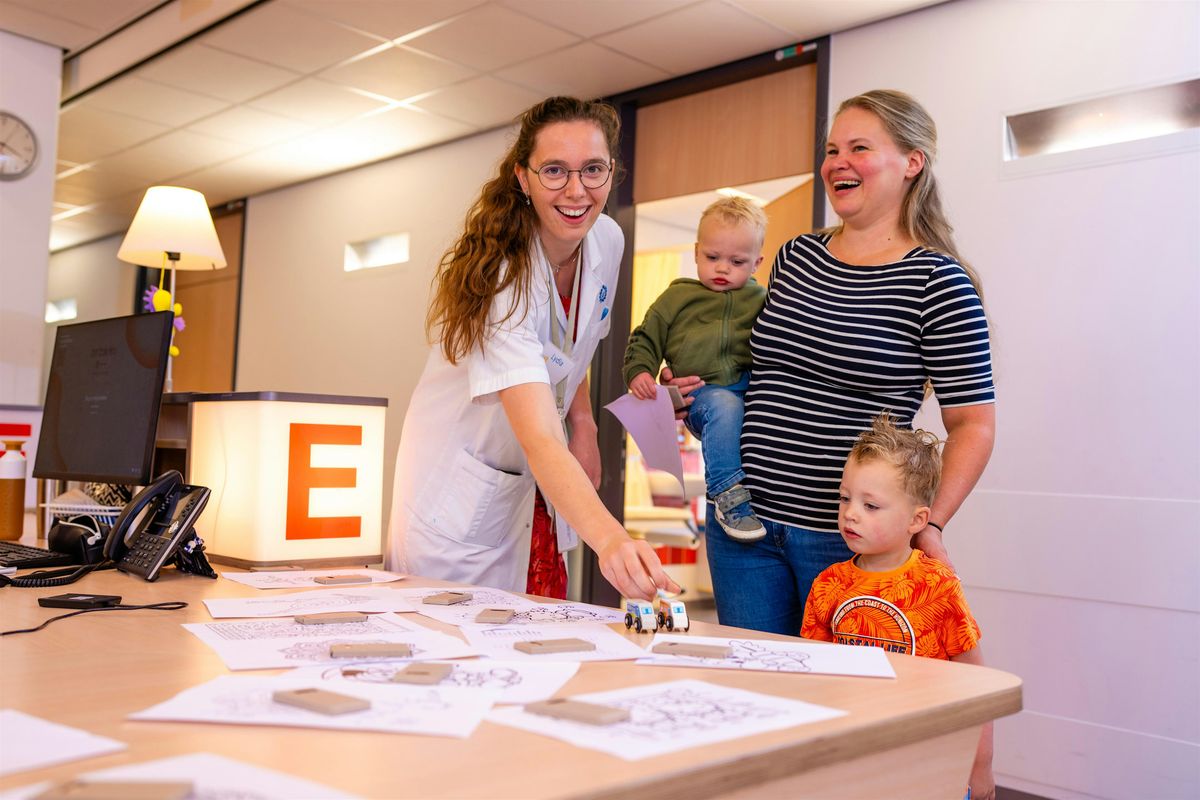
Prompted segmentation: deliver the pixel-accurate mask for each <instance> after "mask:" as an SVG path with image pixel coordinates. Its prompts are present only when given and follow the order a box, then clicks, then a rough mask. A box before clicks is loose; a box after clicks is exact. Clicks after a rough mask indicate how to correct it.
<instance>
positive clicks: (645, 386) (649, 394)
mask: <svg viewBox="0 0 1200 800" xmlns="http://www.w3.org/2000/svg"><path fill="white" fill-rule="evenodd" d="M629 393H630V394H632V395H633V396H634V397H636V398H637V399H638V400H653V399H654V398H655V397H656V396H658V388H657V387H656V386H655V385H654V377H653V376H652V375H651V374H650V373H649V372H641V373H638V375H637V376H636V377H634V379H633V380H631V381H630V382H629Z"/></svg>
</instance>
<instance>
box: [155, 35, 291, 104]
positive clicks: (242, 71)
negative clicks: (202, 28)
mask: <svg viewBox="0 0 1200 800" xmlns="http://www.w3.org/2000/svg"><path fill="white" fill-rule="evenodd" d="M138 76H139V77H142V78H148V79H150V80H152V81H155V82H157V83H165V84H168V85H170V86H174V87H176V88H178V89H184V90H187V91H190V92H198V93H200V94H203V95H208V96H209V97H218V98H220V99H222V100H228V101H230V102H231V103H240V102H242V101H244V100H249V99H250V98H252V97H256V96H258V95H260V94H262V93H264V92H269V91H270V90H272V89H278V88H279V87H280V86H283V85H284V84H286V83H290V82H292V81H294V80H296V79H297V78H299V77H300V75H299V74H298V73H295V72H292V71H291V70H287V69H282V68H280V67H273V66H271V65H269V64H264V63H262V62H261V61H252V60H251V59H249V58H242V57H241V56H238V55H234V54H233V53H226V52H225V51H224V50H217V49H215V48H212V47H205V46H204V45H202V44H199V43H194V44H190V45H185V46H183V47H177V48H175V49H174V50H171V51H170V52H168V53H166V54H164V55H161V56H159V57H158V58H156V59H154V60H153V61H151V62H149V63H148V64H146V65H145V66H143V67H142V68H141V69H140V70H139V71H138Z"/></svg>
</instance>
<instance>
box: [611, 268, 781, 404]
mask: <svg viewBox="0 0 1200 800" xmlns="http://www.w3.org/2000/svg"><path fill="white" fill-rule="evenodd" d="M766 301H767V290H766V289H764V288H763V287H762V286H759V285H758V284H757V283H756V282H755V281H754V279H753V278H751V279H750V280H749V281H748V282H747V283H746V285H745V286H743V287H742V288H741V289H733V290H731V291H728V292H714V291H713V290H711V289H709V288H708V287H706V286H705V285H704V284H702V283H701V282H700V281H698V280H696V279H694V278H678V279H676V280H673V281H671V285H670V286H668V287H667V290H666V291H665V292H663V293H662V294H661V295H659V296H658V299H657V300H655V301H654V304H653V305H652V306H650V310H649V311H647V312H646V319H645V320H644V321H643V322H642V324H641V325H639V326H638V327H637V328H635V329H634V331H633V333H631V334H629V344H628V345H627V346H626V347H625V385H626V386H628V385H629V382H630V381H631V380H633V379H634V378H635V377H637V375H638V374H639V373H641V372H649V373H650V375H651V376H653V377H658V367H659V365H660V364H662V362H663V361H664V360H665V361H666V362H667V366H669V367H670V368H671V371H672V372H674V373H675V375H677V376H678V377H683V376H685V375H699V376H700V377H701V378H702V379H703V380H704V382H705V383H713V384H716V385H718V386H728V385H730V384H732V383H737V382H738V381H739V380H740V379H741V377H742V373H743V372H744V371H746V370H748V369H750V328H751V327H752V326H753V325H754V319H755V318H756V317H757V316H758V312H760V311H762V308H763V304H764V303H766Z"/></svg>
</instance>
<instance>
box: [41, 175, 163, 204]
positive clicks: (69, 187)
mask: <svg viewBox="0 0 1200 800" xmlns="http://www.w3.org/2000/svg"><path fill="white" fill-rule="evenodd" d="M54 185H55V195H56V196H57V195H58V192H59V191H60V190H61V191H63V192H64V196H66V193H69V192H73V191H76V190H79V191H82V192H88V193H90V197H89V199H88V202H89V203H97V202H100V201H101V200H107V199H108V198H111V197H117V196H119V195H122V194H124V193H126V192H131V191H137V190H142V191H145V189H146V187H148V186H149V185H150V184H149V183H148V182H147V181H146V179H145V178H144V177H140V176H138V175H128V174H123V173H120V172H117V171H115V170H113V169H112V168H111V167H109V168H101V167H98V166H97V167H91V168H88V169H85V170H80V171H79V172H76V173H74V174H72V175H68V176H67V177H65V178H59V179H58V180H56V181H55V182H54Z"/></svg>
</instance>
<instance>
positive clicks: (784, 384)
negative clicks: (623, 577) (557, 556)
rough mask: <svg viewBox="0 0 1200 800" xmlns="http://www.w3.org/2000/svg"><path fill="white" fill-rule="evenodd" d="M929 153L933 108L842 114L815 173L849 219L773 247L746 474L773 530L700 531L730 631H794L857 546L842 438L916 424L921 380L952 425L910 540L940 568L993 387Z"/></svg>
mask: <svg viewBox="0 0 1200 800" xmlns="http://www.w3.org/2000/svg"><path fill="white" fill-rule="evenodd" d="M936 151H937V133H936V129H935V126H934V123H933V120H932V119H931V118H930V116H929V114H928V113H927V112H926V111H925V109H924V108H922V107H921V106H920V104H919V103H917V101H916V100H914V99H913V98H912V97H909V96H908V95H906V94H903V93H902V92H896V91H886V90H877V91H871V92H867V93H865V94H862V95H858V96H857V97H852V98H850V99H849V100H847V101H845V102H844V103H842V104H841V106H840V107H839V108H838V113H837V116H836V117H835V118H834V121H833V125H832V127H831V128H830V131H829V136H828V139H827V142H826V149H825V160H824V162H823V163H822V164H821V179H822V181H823V182H824V184H825V191H826V193H827V194H828V196H829V198H830V202H831V203H832V204H833V209H834V211H836V212H837V215H838V216H839V217H840V218H841V220H842V224H841V225H840V226H839V227H837V228H834V229H832V230H827V231H823V232H821V233H818V234H811V235H804V236H798V237H796V238H795V239H793V240H792V241H790V242H788V243H787V244H785V245H784V246H783V247H782V248H781V249H780V251H779V253H778V255H777V256H776V258H775V263H774V266H773V267H772V271H771V282H770V287H769V292H768V296H767V304H766V307H765V308H764V309H763V312H762V314H760V315H759V317H758V321H757V322H756V323H755V325H754V330H753V333H752V335H751V339H750V348H751V356H752V369H753V372H752V378H751V381H750V389H749V391H748V392H747V393H746V412H745V420H744V423H743V427H742V461H743V469H744V470H745V473H746V478H745V480H744V485H745V486H746V488H747V489H748V490H749V491H750V494H751V496H752V497H753V498H754V500H753V507H754V511H755V513H756V514H757V516H758V518H759V519H760V520H761V521H762V523H763V525H764V527H765V528H766V530H767V536H766V538H765V539H763V540H761V541H759V542H756V543H754V544H752V545H749V546H747V545H746V544H745V543H742V542H736V541H733V540H731V539H729V538H728V537H726V536H724V535H723V533H722V531H721V530H720V528H719V526H716V525H709V526H708V527H707V529H706V538H707V546H708V558H709V564H710V565H711V568H712V575H713V588H714V592H715V595H716V601H717V613H718V615H719V616H720V619H721V622H722V623H724V624H726V625H737V626H740V627H746V628H755V629H758V630H765V631H776V632H779V633H788V634H795V633H796V632H797V631H799V630H800V622H801V615H802V612H803V610H804V602H805V599H806V597H807V596H808V592H809V588H810V586H811V585H812V581H813V579H814V578H815V577H816V576H817V575H818V574H819V573H820V572H821V571H822V570H824V569H825V568H826V567H828V566H830V565H831V564H833V563H835V562H838V561H845V560H847V559H849V558H850V557H851V556H852V555H853V554H852V553H851V552H850V551H849V549H848V548H847V547H846V545H845V543H844V542H843V541H842V538H841V536H839V531H838V508H839V503H840V492H839V479H840V476H841V471H842V465H843V464H844V463H845V461H846V456H847V454H848V453H849V452H850V448H851V446H852V445H853V444H854V441H855V439H856V437H857V436H858V435H859V433H861V432H862V431H864V430H868V429H869V428H870V427H871V420H872V418H873V417H875V416H876V415H877V414H879V413H880V412H881V411H885V410H887V411H890V412H891V413H892V414H893V415H895V416H896V417H897V419H898V422H899V424H900V425H901V426H902V427H911V425H912V419H913V416H914V415H915V414H916V412H917V409H918V408H920V406H921V403H922V401H923V400H924V398H925V387H926V385H927V383H929V384H932V388H933V392H934V394H935V395H936V396H937V399H938V404H939V406H940V408H941V415H942V421H943V423H944V424H945V426H946V430H947V432H948V434H949V437H948V440H947V443H946V448H945V455H944V469H943V478H942V484H941V487H940V488H939V490H938V492H937V496H936V497H935V498H934V500H933V504H932V506H931V510H930V514H929V524H928V525H926V526H925V527H924V528H922V529H921V530H920V531H919V532H917V534H916V536H915V541H914V543H913V546H914V547H916V548H918V549H920V550H922V551H924V552H925V553H926V554H928V555H929V556H930V557H932V558H936V559H940V560H942V561H947V562H948V554H947V551H946V547H945V545H944V544H943V543H942V529H943V528H945V527H946V525H947V524H948V523H949V522H950V519H951V518H952V517H953V516H954V513H955V512H956V511H957V510H958V508H959V506H960V505H961V504H962V502H963V500H964V499H965V498H966V496H967V494H968V493H969V492H970V491H971V489H972V487H973V486H974V485H975V482H976V481H977V480H978V479H979V476H980V475H981V474H982V472H983V469H984V467H985V466H986V465H987V462H988V458H989V457H990V455H991V451H992V441H993V437H994V431H995V406H994V399H995V396H994V392H993V386H992V366H991V353H990V347H989V339H988V328H987V319H986V318H985V316H984V313H983V305H982V302H981V300H980V295H979V291H978V288H977V286H978V282H977V280H976V279H975V277H974V274H973V273H972V272H971V270H970V268H969V267H968V266H967V265H966V263H965V262H964V261H963V259H962V258H961V257H960V256H959V255H958V252H957V248H956V246H955V244H954V240H953V237H952V236H951V228H950V225H949V223H948V221H947V219H946V216H945V214H944V213H943V212H942V204H941V200H940V198H939V194H938V189H937V184H936V182H935V180H934V176H933V169H932V167H933V160H934V156H935V154H936ZM709 513H710V516H711V514H712V512H711V510H710V512H709Z"/></svg>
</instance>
